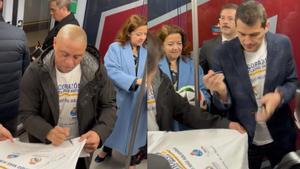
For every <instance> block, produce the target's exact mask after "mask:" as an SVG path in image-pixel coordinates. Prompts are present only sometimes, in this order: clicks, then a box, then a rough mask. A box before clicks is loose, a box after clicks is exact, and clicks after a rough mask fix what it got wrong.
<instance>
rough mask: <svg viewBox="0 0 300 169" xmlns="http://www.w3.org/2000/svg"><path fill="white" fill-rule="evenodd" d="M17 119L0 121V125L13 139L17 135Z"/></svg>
mask: <svg viewBox="0 0 300 169" xmlns="http://www.w3.org/2000/svg"><path fill="white" fill-rule="evenodd" d="M17 122H18V120H17V117H16V118H13V119H9V120H0V123H1V124H2V125H3V126H4V127H5V128H6V129H7V130H8V131H9V132H10V133H11V134H12V135H13V136H14V137H15V136H16V134H17V125H18V123H17Z"/></svg>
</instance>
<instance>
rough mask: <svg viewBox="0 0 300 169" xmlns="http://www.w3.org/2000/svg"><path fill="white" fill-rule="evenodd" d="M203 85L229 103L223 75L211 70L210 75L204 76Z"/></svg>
mask: <svg viewBox="0 0 300 169" xmlns="http://www.w3.org/2000/svg"><path fill="white" fill-rule="evenodd" d="M203 83H204V85H205V87H206V88H207V89H209V90H210V91H214V92H217V93H218V94H219V95H220V97H221V99H222V100H223V101H227V88H226V85H225V83H224V74H223V73H216V72H214V71H212V70H209V71H208V73H207V74H206V75H205V76H203Z"/></svg>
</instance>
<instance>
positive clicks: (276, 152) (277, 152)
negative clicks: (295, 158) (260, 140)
mask: <svg viewBox="0 0 300 169" xmlns="http://www.w3.org/2000/svg"><path fill="white" fill-rule="evenodd" d="M291 151H295V141H292V140H290V141H289V142H287V140H284V141H277V142H273V143H270V144H266V145H263V146H256V145H253V144H251V145H249V149H248V160H249V169H260V167H261V164H262V161H263V160H264V159H265V158H267V159H268V160H269V161H270V163H271V166H272V168H274V167H275V166H276V165H277V164H278V163H279V162H280V161H281V159H282V158H283V156H284V155H286V154H287V153H289V152H291Z"/></svg>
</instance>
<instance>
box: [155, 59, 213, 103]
mask: <svg viewBox="0 0 300 169" xmlns="http://www.w3.org/2000/svg"><path fill="white" fill-rule="evenodd" d="M159 67H160V69H161V70H162V71H163V72H164V73H165V74H166V75H167V76H168V77H169V78H170V80H172V77H171V72H170V68H169V63H168V60H167V57H163V58H162V59H161V61H160V63H159ZM177 85H178V86H177V88H178V89H180V88H181V87H183V86H186V85H192V86H194V62H193V60H192V59H191V58H187V59H184V58H183V57H180V58H179V77H178V84H177ZM199 90H201V92H202V93H203V95H204V97H205V100H206V101H207V103H208V105H210V95H209V94H208V92H207V90H206V88H205V86H204V84H203V70H202V68H201V66H199Z"/></svg>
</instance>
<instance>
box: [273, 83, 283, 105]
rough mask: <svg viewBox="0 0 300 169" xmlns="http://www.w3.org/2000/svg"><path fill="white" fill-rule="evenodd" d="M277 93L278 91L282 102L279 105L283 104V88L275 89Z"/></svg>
mask: <svg viewBox="0 0 300 169" xmlns="http://www.w3.org/2000/svg"><path fill="white" fill-rule="evenodd" d="M275 93H277V94H278V95H279V97H280V102H279V103H280V104H279V105H282V104H283V102H284V96H283V92H282V90H281V89H280V88H278V87H277V88H276V89H275Z"/></svg>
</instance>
